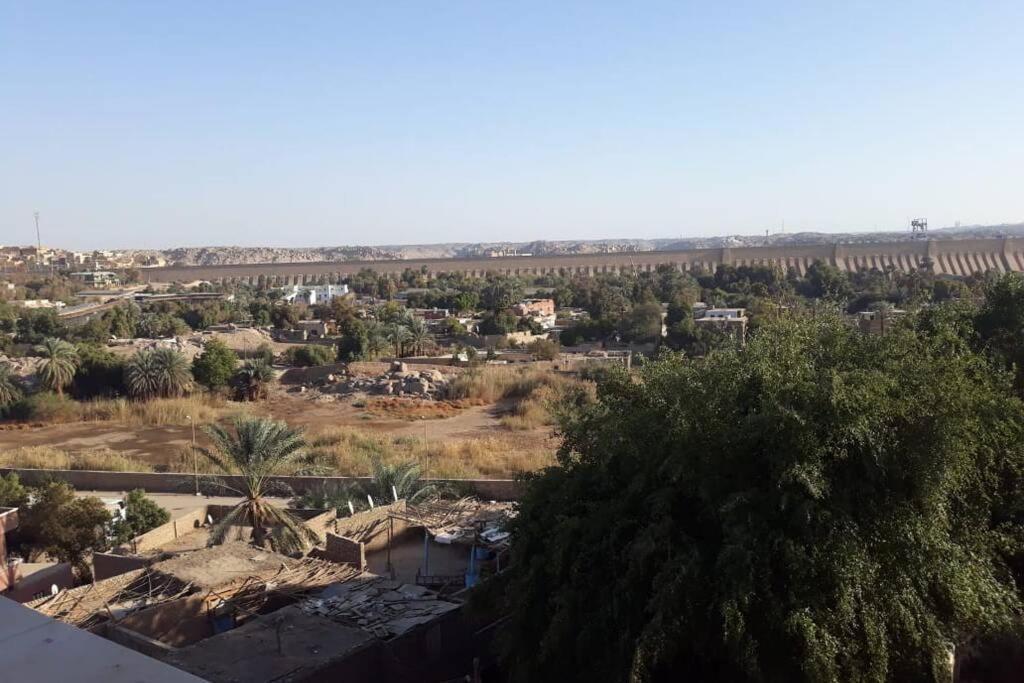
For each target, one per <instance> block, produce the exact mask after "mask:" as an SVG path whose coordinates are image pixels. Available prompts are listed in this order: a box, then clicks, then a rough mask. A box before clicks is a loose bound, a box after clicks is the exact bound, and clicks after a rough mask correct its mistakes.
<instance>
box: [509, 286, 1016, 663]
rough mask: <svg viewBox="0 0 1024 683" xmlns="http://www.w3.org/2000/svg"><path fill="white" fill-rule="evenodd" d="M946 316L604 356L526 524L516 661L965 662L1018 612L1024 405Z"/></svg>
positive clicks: (773, 332) (811, 321) (771, 325)
mask: <svg viewBox="0 0 1024 683" xmlns="http://www.w3.org/2000/svg"><path fill="white" fill-rule="evenodd" d="M821 286H822V287H823V288H825V289H828V290H829V291H834V288H835V285H834V284H826V283H823V284H821ZM951 320H952V321H955V320H956V318H955V317H951V318H943V317H942V316H931V317H930V318H929V319H928V320H915V321H913V324H908V325H906V326H903V327H901V328H899V329H897V330H894V331H893V332H891V333H889V334H887V335H885V336H876V335H864V334H861V333H860V332H858V331H857V330H855V329H852V328H851V327H850V326H848V325H846V324H845V323H844V322H843V321H841V320H840V319H838V317H836V316H830V315H821V316H818V317H817V318H795V319H781V320H776V321H770V322H768V323H765V324H764V325H762V326H761V328H760V330H759V331H758V333H757V334H756V335H755V336H754V337H753V339H752V340H751V341H750V343H749V344H748V346H747V348H746V349H725V350H717V351H712V352H710V353H708V354H707V355H706V356H705V357H703V358H699V359H684V358H682V357H679V356H676V355H672V356H667V357H665V358H663V359H661V360H659V361H657V362H653V363H649V364H646V365H644V367H643V368H642V369H641V370H640V371H639V373H638V375H636V376H634V377H629V376H627V375H625V374H624V373H611V374H610V375H608V376H607V377H605V378H604V379H603V380H602V381H601V383H600V385H599V387H598V390H597V401H596V402H593V403H589V404H588V403H583V404H581V405H580V407H579V408H577V409H576V410H575V411H573V412H572V413H571V414H570V415H569V416H568V417H567V418H566V419H565V421H564V424H563V427H562V428H563V432H564V440H563V443H562V446H561V449H560V451H559V455H558V464H557V466H556V467H552V468H549V469H548V470H546V471H544V472H543V473H541V474H538V475H536V476H534V477H532V478H530V479H529V480H528V482H527V491H526V495H525V497H524V498H523V499H522V500H521V502H520V508H519V514H518V517H517V518H516V519H515V520H514V522H513V533H514V541H515V542H514V544H513V563H512V565H511V567H512V569H510V573H509V574H508V575H507V576H506V577H505V578H504V579H503V583H501V584H499V586H498V587H497V590H499V591H501V592H503V594H504V596H505V603H504V606H505V608H506V609H507V610H508V612H509V614H510V615H511V616H510V621H509V622H508V625H507V628H506V633H505V640H504V643H505V651H504V652H505V654H504V663H505V666H506V667H508V670H509V671H510V672H511V673H512V679H513V680H523V681H535V680H632V681H647V680H652V681H653V680H677V679H682V678H686V679H691V678H692V679H693V680H712V681H737V682H742V681H794V682H797V681H814V682H817V681H839V680H842V681H924V680H949V669H948V666H949V647H950V644H951V643H952V644H954V645H959V644H963V643H965V642H967V641H972V640H974V639H976V638H983V637H985V636H986V635H989V634H993V633H1004V632H1009V631H1011V630H1012V629H1014V628H1018V627H1019V624H1020V621H1019V620H1020V616H1021V614H1022V604H1021V596H1020V593H1019V590H1018V586H1020V585H1022V584H1021V580H1022V579H1024V575H1022V574H1024V572H1022V571H1021V567H1022V566H1024V563H1022V559H1024V542H1022V539H1024V534H1022V533H1021V529H1022V526H1021V524H1022V522H1024V513H1022V510H1024V493H1022V491H1024V486H1022V479H1021V472H1022V471H1024V446H1022V444H1024V439H1022V437H1024V407H1022V404H1021V402H1020V401H1019V399H1018V398H1016V397H1015V396H1014V395H1013V393H1012V391H1011V381H1010V379H1011V378H1010V377H1008V376H1007V375H1006V374H1004V373H1003V372H1000V371H998V370H996V369H994V368H993V366H992V365H991V364H990V363H989V361H988V360H987V359H986V358H985V357H984V356H982V355H979V354H977V353H975V352H973V351H972V349H971V348H970V344H969V343H968V342H967V341H966V340H964V339H963V338H962V337H961V336H960V332H961V331H962V329H963V328H962V327H958V326H957V325H956V324H953V323H952V322H951Z"/></svg>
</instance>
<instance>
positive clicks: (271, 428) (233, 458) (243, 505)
mask: <svg viewBox="0 0 1024 683" xmlns="http://www.w3.org/2000/svg"><path fill="white" fill-rule="evenodd" d="M204 430H205V431H206V433H207V434H208V435H209V437H210V439H211V440H212V441H213V448H212V449H208V448H201V449H200V452H201V453H202V454H203V455H204V456H205V457H206V458H207V459H208V460H209V461H210V462H211V463H213V465H214V466H215V467H216V468H217V470H219V471H220V472H221V473H222V474H240V475H241V476H242V478H243V480H244V484H243V486H242V488H241V489H236V488H234V487H231V486H228V485H227V484H226V483H224V481H223V480H221V481H219V482H218V485H219V486H220V487H221V488H224V489H226V490H228V491H230V492H231V493H233V494H234V495H238V496H241V497H242V498H243V500H242V501H241V502H240V503H238V505H237V506H235V507H234V508H233V509H232V510H231V512H229V513H228V514H227V515H225V516H224V518H223V519H221V520H220V521H219V522H218V523H217V524H216V525H215V526H214V527H213V529H212V530H211V532H210V543H211V544H219V543H223V542H224V539H226V538H227V536H228V533H229V532H230V531H231V529H233V528H235V527H237V526H252V528H253V532H252V534H253V542H254V543H255V544H256V545H258V546H261V547H263V546H264V545H265V544H266V543H268V542H269V544H270V547H271V548H273V549H274V550H276V551H277V552H280V553H284V554H286V555H290V554H292V553H297V552H301V551H302V550H303V549H304V548H305V547H306V546H307V545H309V544H311V543H316V542H317V537H316V534H314V533H313V532H312V531H311V530H310V529H309V527H307V526H306V525H305V523H304V522H303V521H302V520H301V519H298V518H297V517H294V516H293V515H291V514H290V513H289V512H288V511H287V510H284V509H281V508H279V507H277V506H276V505H274V504H273V503H271V502H270V501H269V500H267V496H269V495H271V494H272V493H273V491H272V485H271V482H270V481H268V478H269V477H272V476H274V475H275V474H282V473H283V472H284V470H285V468H286V467H287V466H288V465H289V464H291V463H293V462H294V461H295V460H296V459H298V457H299V456H300V454H301V452H302V449H303V448H304V447H305V445H306V442H305V440H304V439H303V437H302V432H301V430H298V429H293V428H291V427H289V426H288V425H287V424H285V423H284V422H276V421H274V420H268V419H263V418H240V419H237V420H235V421H234V430H233V431H232V430H228V429H225V428H224V427H221V426H220V425H209V426H207V427H205V428H204Z"/></svg>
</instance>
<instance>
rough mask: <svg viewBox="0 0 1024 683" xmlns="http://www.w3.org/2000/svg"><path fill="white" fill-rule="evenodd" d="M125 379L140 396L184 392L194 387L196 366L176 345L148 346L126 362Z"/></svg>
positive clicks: (138, 396)
mask: <svg viewBox="0 0 1024 683" xmlns="http://www.w3.org/2000/svg"><path fill="white" fill-rule="evenodd" d="M125 383H126V384H127V386H128V393H130V394H131V395H132V396H135V397H137V398H154V397H157V396H163V397H171V396H181V395H182V394H185V393H187V392H188V391H189V390H190V389H191V388H192V368H191V367H190V366H189V363H188V361H187V360H186V359H185V356H183V355H181V354H180V353H178V352H177V351H175V350H174V349H167V348H159V349H146V350H144V351H139V352H138V353H136V354H135V355H134V356H132V358H131V360H129V361H128V363H127V365H125Z"/></svg>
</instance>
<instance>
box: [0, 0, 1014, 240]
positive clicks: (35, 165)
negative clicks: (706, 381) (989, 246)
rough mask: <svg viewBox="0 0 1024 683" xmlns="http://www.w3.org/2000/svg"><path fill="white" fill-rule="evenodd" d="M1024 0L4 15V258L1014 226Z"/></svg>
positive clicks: (17, 7)
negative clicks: (51, 250) (910, 223)
mask: <svg viewBox="0 0 1024 683" xmlns="http://www.w3.org/2000/svg"><path fill="white" fill-rule="evenodd" d="M1022 35H1024V2H1022V1H1021V0H1006V1H999V2H985V1H972V2H965V1H964V0H957V1H956V2H945V1H935V0H929V1H927V2H925V1H921V2H917V1H909V2H902V1H901V2H892V1H891V0H887V1H885V2H874V3H869V2H851V1H843V2H834V3H831V2H818V1H813V2H812V1H806V2H784V1H778V2H756V3H747V2H742V1H732V2H707V1H701V2H684V1H682V0H677V1H674V2H664V3H661V2H623V1H621V0H618V1H615V2H596V1H593V0H588V1H581V2H569V1H561V2H559V1H554V2H552V1H550V0H545V1H542V2H529V1H525V0H518V1H516V2H497V1H488V0H484V1H479V0H478V1H475V2H457V1H454V0H443V1H437V2H429V1H427V0H420V1H417V2H389V1H388V0H378V1H375V2H355V1H352V2H345V1H343V2H338V1H329V2H328V1H324V2H316V1H312V0H310V1H306V2H282V1H280V0H275V1H273V2H265V1H262V0H246V2H234V3H231V2H226V1H225V2H211V1H210V0H195V1H193V0H173V1H170V2H149V1H133V0H123V1H122V2H109V1H105V0H91V1H89V2H82V1H80V0H73V1H68V2H48V1H47V0H32V1H31V2H17V1H16V0H12V1H11V2H7V3H2V4H0V244H4V243H6V244H11V243H31V242H34V238H35V235H34V229H33V227H32V212H33V210H36V209H38V210H39V211H40V212H41V215H42V226H43V241H44V242H46V243H50V244H55V245H61V246H68V247H73V248H93V247H102V246H109V247H161V246H163V247H169V246H183V245H203V244H207V245H209V244H240V245H273V246H313V245H334V244H394V243H427V242H450V241H485V240H529V239H582V238H604V237H678V236H697V235H712V234H725V233H740V234H756V233H763V232H764V230H765V229H766V228H771V229H773V230H774V229H777V228H778V227H779V226H780V225H781V224H782V222H783V221H785V224H786V227H787V231H793V230H797V229H815V230H825V231H838V230H871V229H873V228H876V227H877V228H879V229H903V228H904V227H905V226H906V223H907V219H908V218H910V217H913V216H918V215H921V216H927V217H928V218H929V221H930V223H931V225H932V226H933V227H936V226H939V225H951V224H953V222H954V221H962V222H963V223H965V224H967V223H1001V222H1016V221H1021V220H1024V176H1022V173H1021V168H1022V165H1024V49H1022V47H1021V36H1022Z"/></svg>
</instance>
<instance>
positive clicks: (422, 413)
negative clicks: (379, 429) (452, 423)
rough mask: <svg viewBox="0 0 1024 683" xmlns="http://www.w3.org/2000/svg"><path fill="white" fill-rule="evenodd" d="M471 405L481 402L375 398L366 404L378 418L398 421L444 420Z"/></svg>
mask: <svg viewBox="0 0 1024 683" xmlns="http://www.w3.org/2000/svg"><path fill="white" fill-rule="evenodd" d="M471 405H480V402H474V401H471V400H461V401H434V400H429V399H415V398H375V399H372V400H370V401H367V403H366V409H367V410H368V411H369V412H370V413H372V414H374V415H378V416H383V417H391V418H395V419H398V420H443V419H444V418H446V417H454V416H455V415H458V414H459V412H461V411H462V410H464V409H465V408H468V407H470V406H471Z"/></svg>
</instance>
